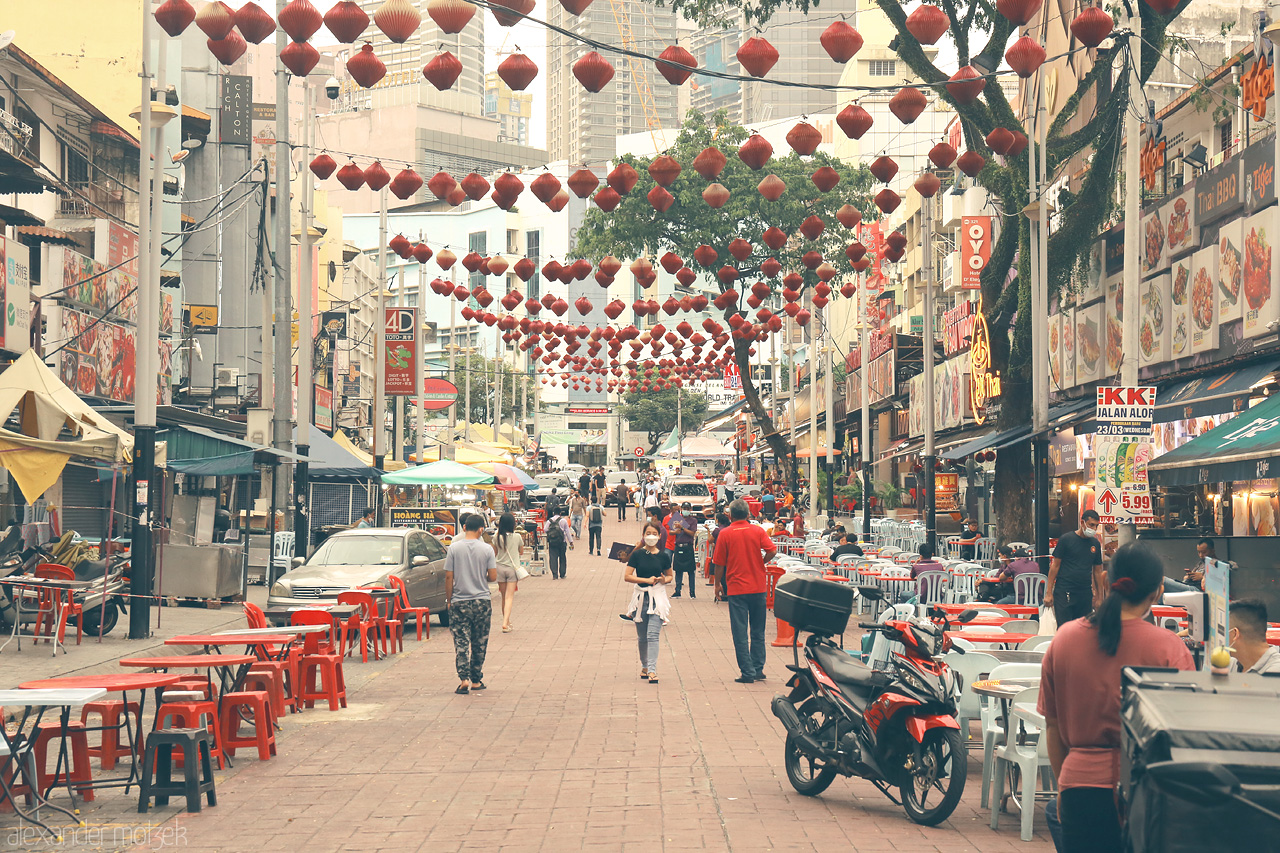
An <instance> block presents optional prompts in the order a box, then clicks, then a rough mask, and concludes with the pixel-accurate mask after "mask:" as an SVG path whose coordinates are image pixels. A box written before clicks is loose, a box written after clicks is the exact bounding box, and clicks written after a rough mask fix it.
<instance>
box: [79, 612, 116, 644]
mask: <svg viewBox="0 0 1280 853" xmlns="http://www.w3.org/2000/svg"><path fill="white" fill-rule="evenodd" d="M101 615H102V608H101V607H95V608H93V609H92V610H89V611H86V612H85V614H84V632H85V634H86V635H89V636H93V637H96V636H98V617H99V616H101ZM118 621H120V611H119V609H117V608H116V606H115V605H108V606H107V614H106V616H105V618H103V620H102V633H103V635H104V636H105V635H107V634H110V633H111V629H112V628H114V627H115V626H116V623H117V622H118Z"/></svg>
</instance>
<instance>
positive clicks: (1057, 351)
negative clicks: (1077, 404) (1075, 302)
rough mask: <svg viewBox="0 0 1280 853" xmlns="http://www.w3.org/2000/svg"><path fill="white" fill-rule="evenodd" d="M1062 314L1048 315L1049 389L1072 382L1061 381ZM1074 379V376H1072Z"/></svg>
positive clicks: (1066, 385)
mask: <svg viewBox="0 0 1280 853" xmlns="http://www.w3.org/2000/svg"><path fill="white" fill-rule="evenodd" d="M1061 336H1062V315H1061V314H1050V315H1049V336H1048V337H1049V390H1050V391H1053V390H1061V389H1063V388H1066V387H1068V386H1070V385H1072V384H1074V383H1073V382H1068V383H1065V384H1064V383H1063V381H1062V337H1061ZM1072 379H1073V380H1074V379H1075V377H1074V376H1073V377H1072Z"/></svg>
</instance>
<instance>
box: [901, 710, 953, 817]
mask: <svg viewBox="0 0 1280 853" xmlns="http://www.w3.org/2000/svg"><path fill="white" fill-rule="evenodd" d="M968 766H969V755H968V753H967V752H966V751H965V748H964V740H963V739H962V738H961V737H960V732H959V731H958V730H956V729H941V728H939V729H929V731H927V732H925V735H924V741H923V742H922V743H921V744H920V746H919V747H918V748H917V749H916V750H915V752H914V753H913V758H912V766H911V767H909V768H907V772H908V775H909V777H910V783H909V784H906V785H901V786H899V788H898V793H899V795H900V796H901V798H902V808H903V809H904V810H905V811H906V813H907V817H909V818H911V820H912V821H913V822H915V823H918V824H920V825H921V826H937V825H938V824H940V823H942V822H943V821H944V820H946V819H947V818H949V817H951V813H952V812H953V811H955V808H956V805H958V804H959V802H960V796H961V795H962V794H963V793H964V779H965V774H966V772H967V771H968Z"/></svg>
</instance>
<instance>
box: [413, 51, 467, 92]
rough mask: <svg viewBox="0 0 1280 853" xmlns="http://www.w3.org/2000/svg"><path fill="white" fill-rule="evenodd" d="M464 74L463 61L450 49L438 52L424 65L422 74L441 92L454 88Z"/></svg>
mask: <svg viewBox="0 0 1280 853" xmlns="http://www.w3.org/2000/svg"><path fill="white" fill-rule="evenodd" d="M461 74H462V61H461V60H460V59H458V57H456V56H454V55H453V54H452V53H450V52H449V51H447V50H446V51H442V52H441V53H437V54H436V55H435V56H434V57H433V58H432V59H431V61H430V62H428V63H427V64H426V65H424V66H423V67H422V76H423V77H426V78H427V80H428V81H429V82H430V83H431V85H432V86H435V87H436V88H437V89H439V90H440V91H441V92H443V91H445V90H446V89H451V88H453V84H454V83H456V82H458V77H459V76H460V75H461Z"/></svg>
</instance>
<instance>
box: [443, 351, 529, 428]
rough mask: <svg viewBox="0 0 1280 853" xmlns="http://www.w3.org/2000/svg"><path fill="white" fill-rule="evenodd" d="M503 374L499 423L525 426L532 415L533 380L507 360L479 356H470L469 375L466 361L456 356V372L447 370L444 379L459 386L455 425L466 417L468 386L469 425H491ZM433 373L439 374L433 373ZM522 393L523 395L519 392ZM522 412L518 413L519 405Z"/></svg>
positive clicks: (444, 411) (473, 354) (519, 410)
mask: <svg viewBox="0 0 1280 853" xmlns="http://www.w3.org/2000/svg"><path fill="white" fill-rule="evenodd" d="M499 368H500V369H501V372H502V422H503V423H510V422H511V421H512V420H513V417H514V419H515V420H518V421H520V422H521V423H528V422H529V420H530V418H531V417H532V415H533V379H532V378H530V377H528V376H526V375H524V373H523V372H521V371H520V370H519V369H518V368H516V367H515V366H514V365H513V363H512V360H511V358H510V357H508V358H507V359H505V360H504V361H501V362H499V360H498V359H494V358H487V357H485V356H483V355H479V354H478V353H474V352H473V353H472V354H471V372H470V373H468V372H467V362H466V359H465V358H464V357H463V356H462V355H459V356H458V357H457V359H456V373H455V375H454V376H450V375H449V373H448V371H447V370H446V371H445V372H444V373H443V374H441V375H442V376H443V378H445V379H448V380H449V381H450V382H452V383H453V384H454V385H457V386H458V422H459V423H461V422H462V420H463V418H464V417H466V413H465V411H464V410H465V409H466V400H467V385H468V384H470V386H471V418H470V419H471V422H472V423H483V424H490V425H492V424H493V406H494V402H495V399H496V397H497V389H498V380H497V373H496V372H495V371H497V370H498V369H499ZM435 373H440V372H439V371H435ZM513 384H514V386H515V389H516V392H515V399H512V392H511V388H512V385H513ZM521 389H523V392H524V393H522V390H521ZM522 402H524V404H525V409H524V410H523V412H522V411H521V408H520V406H521V403H522ZM433 414H435V415H436V416H439V415H444V416H445V417H448V414H449V410H448V409H445V410H443V411H441V412H435V413H433Z"/></svg>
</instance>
